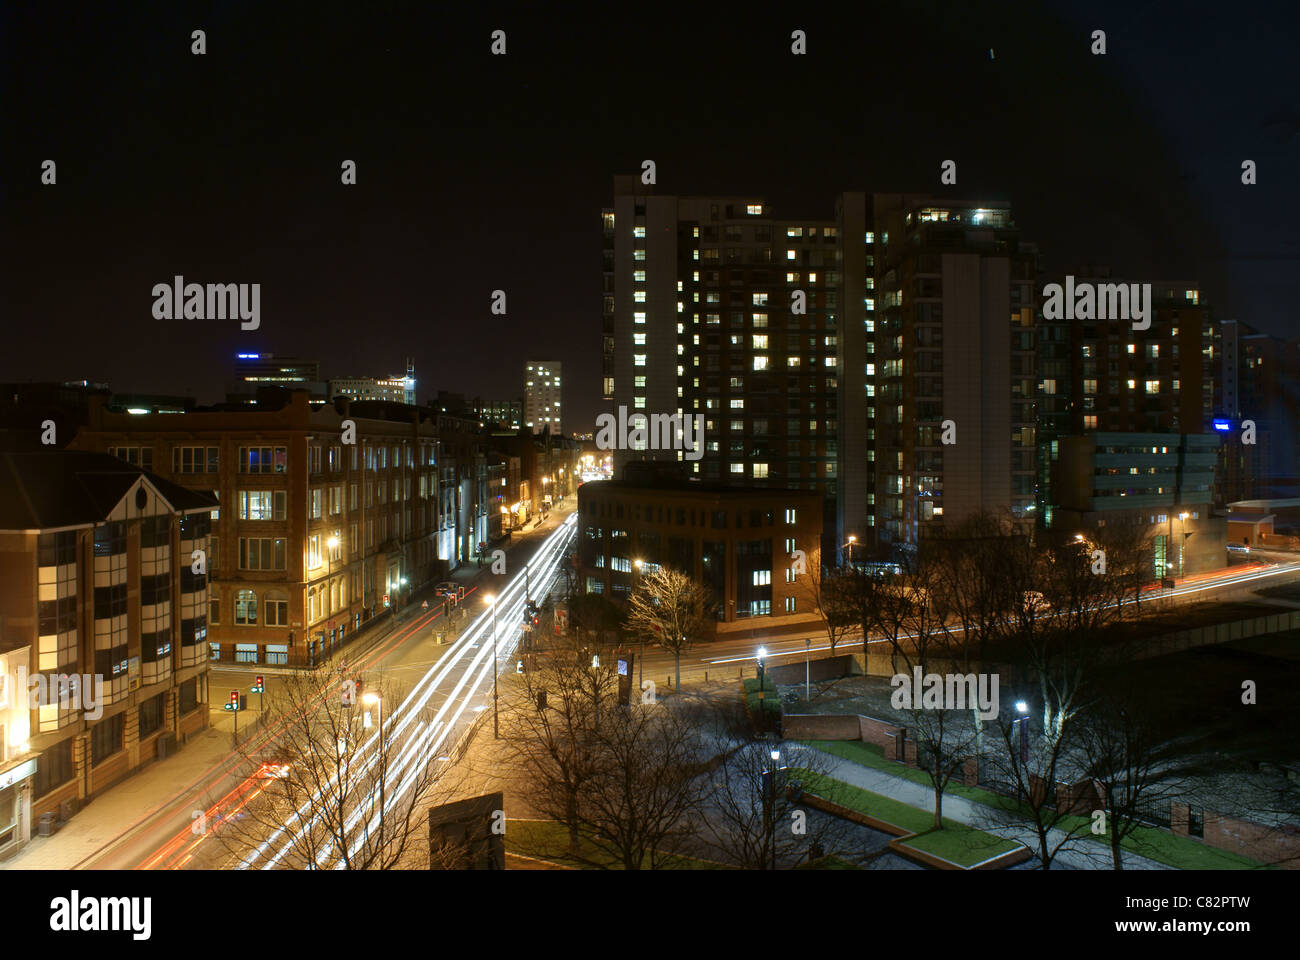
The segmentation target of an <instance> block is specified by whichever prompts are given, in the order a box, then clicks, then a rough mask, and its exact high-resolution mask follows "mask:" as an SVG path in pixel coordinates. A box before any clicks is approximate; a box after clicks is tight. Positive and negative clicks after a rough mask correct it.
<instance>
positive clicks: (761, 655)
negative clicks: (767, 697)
mask: <svg viewBox="0 0 1300 960" xmlns="http://www.w3.org/2000/svg"><path fill="white" fill-rule="evenodd" d="M766 659H767V647H759V648H758V699H760V700H762V699H763V661H764V660H766Z"/></svg>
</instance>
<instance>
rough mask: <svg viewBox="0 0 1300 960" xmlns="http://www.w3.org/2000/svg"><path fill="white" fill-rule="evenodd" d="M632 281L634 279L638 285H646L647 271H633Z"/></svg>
mask: <svg viewBox="0 0 1300 960" xmlns="http://www.w3.org/2000/svg"><path fill="white" fill-rule="evenodd" d="M632 279H633V280H634V281H636V282H637V283H645V271H644V270H633V271H632Z"/></svg>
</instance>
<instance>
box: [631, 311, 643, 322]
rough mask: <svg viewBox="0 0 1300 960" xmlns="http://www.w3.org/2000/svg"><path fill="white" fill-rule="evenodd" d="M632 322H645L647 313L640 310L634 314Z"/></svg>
mask: <svg viewBox="0 0 1300 960" xmlns="http://www.w3.org/2000/svg"><path fill="white" fill-rule="evenodd" d="M632 322H633V323H645V314H644V313H640V312H638V313H634V314H632Z"/></svg>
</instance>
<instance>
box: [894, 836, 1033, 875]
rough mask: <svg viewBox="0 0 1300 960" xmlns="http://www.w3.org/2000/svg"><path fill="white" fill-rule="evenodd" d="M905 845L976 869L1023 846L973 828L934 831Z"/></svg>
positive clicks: (906, 841)
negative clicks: (976, 865)
mask: <svg viewBox="0 0 1300 960" xmlns="http://www.w3.org/2000/svg"><path fill="white" fill-rule="evenodd" d="M901 845H902V846H906V847H912V848H914V849H916V850H924V851H925V852H926V853H932V854H934V855H935V856H936V857H943V859H945V860H948V861H951V862H952V863H959V864H961V865H962V866H963V867H973V866H974V865H975V864H977V863H982V862H984V861H985V860H988V859H989V858H990V857H996V856H998V855H999V854H1003V853H1010V852H1011V851H1012V850H1015V849H1017V848H1019V846H1020V844H1018V843H1016V842H1014V841H1012V840H1004V839H1002V838H1001V837H995V836H993V835H992V834H991V833H981V832H980V831H979V830H969V829H968V830H931V831H930V832H929V833H923V834H921V835H920V836H918V837H912V838H911V839H910V840H905V841H901Z"/></svg>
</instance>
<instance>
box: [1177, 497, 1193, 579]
mask: <svg viewBox="0 0 1300 960" xmlns="http://www.w3.org/2000/svg"><path fill="white" fill-rule="evenodd" d="M1189 516H1191V514H1190V513H1188V512H1187V511H1186V510H1184V511H1183V512H1182V513H1180V514H1179V515H1178V519H1179V520H1181V521H1182V522H1183V529H1182V531H1181V532H1182V535H1183V536H1182V539H1180V540H1179V541H1178V575H1179V576H1180V577H1181V576H1182V575H1183V544H1184V543H1186V542H1187V518H1188V517H1189Z"/></svg>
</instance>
